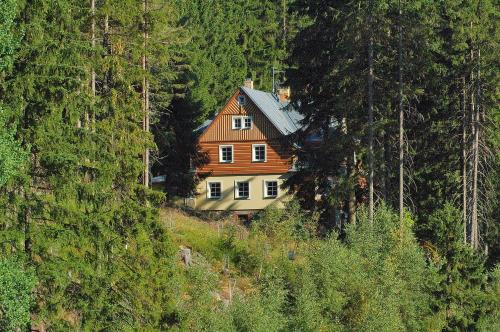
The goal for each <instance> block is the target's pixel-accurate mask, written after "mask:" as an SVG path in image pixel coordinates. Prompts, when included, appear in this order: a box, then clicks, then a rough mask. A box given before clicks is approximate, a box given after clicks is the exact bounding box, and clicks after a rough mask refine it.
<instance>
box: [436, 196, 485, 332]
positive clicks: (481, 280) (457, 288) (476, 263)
mask: <svg viewBox="0 0 500 332" xmlns="http://www.w3.org/2000/svg"><path fill="white" fill-rule="evenodd" d="M428 227H430V228H432V231H433V233H434V234H435V235H434V237H433V244H434V245H435V246H436V247H437V255H438V257H437V259H438V262H437V264H438V266H440V269H439V272H440V274H441V276H442V280H441V282H440V286H439V288H438V289H437V292H436V294H435V296H436V301H437V305H438V307H439V309H440V311H441V316H442V317H444V318H445V321H446V325H445V326H444V328H443V330H445V331H456V330H467V329H475V328H476V327H477V322H478V320H479V319H480V318H481V317H485V316H486V315H487V314H486V313H487V312H488V311H489V310H491V309H492V308H490V307H489V305H488V302H487V293H486V292H485V287H486V282H487V274H486V273H485V268H484V257H482V256H481V255H480V254H478V253H477V252H475V251H474V250H473V249H472V248H470V246H468V245H466V244H464V243H463V228H462V223H461V215H460V211H459V210H457V209H456V208H454V207H453V206H452V205H450V204H446V205H445V206H444V207H443V208H442V209H440V210H437V211H436V212H434V213H433V214H432V216H430V218H429V225H428Z"/></svg>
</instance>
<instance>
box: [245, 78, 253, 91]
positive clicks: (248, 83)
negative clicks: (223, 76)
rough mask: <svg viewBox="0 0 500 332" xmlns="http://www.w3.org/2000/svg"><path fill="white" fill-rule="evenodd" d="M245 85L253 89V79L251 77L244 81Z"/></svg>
mask: <svg viewBox="0 0 500 332" xmlns="http://www.w3.org/2000/svg"><path fill="white" fill-rule="evenodd" d="M243 86H244V87H245V88H249V89H253V81H252V79H251V78H247V79H245V82H243Z"/></svg>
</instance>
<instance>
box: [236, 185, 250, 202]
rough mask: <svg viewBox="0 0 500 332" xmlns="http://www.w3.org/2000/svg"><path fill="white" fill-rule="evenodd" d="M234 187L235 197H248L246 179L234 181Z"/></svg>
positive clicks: (248, 187) (248, 186) (248, 191)
mask: <svg viewBox="0 0 500 332" xmlns="http://www.w3.org/2000/svg"><path fill="white" fill-rule="evenodd" d="M234 189H235V196H236V198H242V199H248V198H250V183H248V181H245V182H236V185H235V186H234Z"/></svg>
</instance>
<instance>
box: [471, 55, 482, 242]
mask: <svg viewBox="0 0 500 332" xmlns="http://www.w3.org/2000/svg"><path fill="white" fill-rule="evenodd" d="M480 56H481V54H480V51H479V50H478V52H477V61H478V68H477V77H476V82H477V83H476V84H477V91H476V93H477V100H476V109H475V113H474V122H473V124H472V125H473V126H474V143H473V150H474V154H473V155H474V164H473V173H472V176H473V179H472V220H471V228H472V229H471V244H472V247H473V248H474V249H478V248H479V222H478V173H479V130H480V118H479V115H480V107H481V105H480V103H479V86H480V83H479V80H480V74H481V72H480V69H479V61H480Z"/></svg>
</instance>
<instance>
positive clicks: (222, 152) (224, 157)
mask: <svg viewBox="0 0 500 332" xmlns="http://www.w3.org/2000/svg"><path fill="white" fill-rule="evenodd" d="M219 161H220V162H221V163H232V162H233V146H232V145H221V146H220V147H219Z"/></svg>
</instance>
